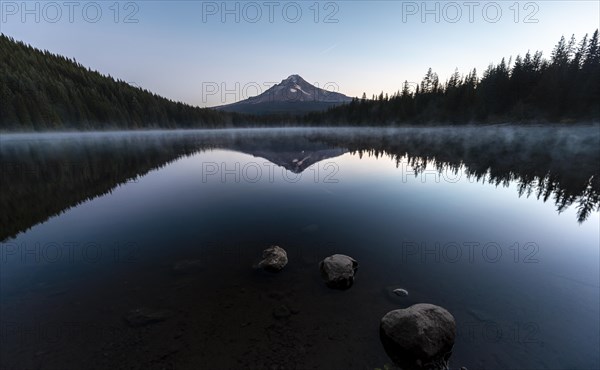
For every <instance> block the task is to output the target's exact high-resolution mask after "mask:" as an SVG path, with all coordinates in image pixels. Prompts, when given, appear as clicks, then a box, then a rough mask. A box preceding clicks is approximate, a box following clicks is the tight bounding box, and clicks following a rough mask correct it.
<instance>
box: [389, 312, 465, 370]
mask: <svg viewBox="0 0 600 370" xmlns="http://www.w3.org/2000/svg"><path fill="white" fill-rule="evenodd" d="M380 337H381V341H382V343H383V346H384V348H385V351H386V352H387V354H388V356H390V358H391V359H392V361H394V362H395V363H396V364H397V365H398V366H400V368H402V369H404V370H411V369H419V370H420V369H428V370H429V369H434V370H441V369H448V360H449V359H450V356H451V354H452V347H453V346H454V338H455V337H456V322H455V321H454V317H453V316H452V314H450V312H448V311H446V310H445V309H444V308H442V307H439V306H435V305H432V304H427V303H420V304H416V305H413V306H410V307H408V308H405V309H400V310H394V311H390V312H388V313H387V314H386V315H385V316H384V317H383V318H382V319H381V325H380Z"/></svg>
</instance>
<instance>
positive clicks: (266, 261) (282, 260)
mask: <svg viewBox="0 0 600 370" xmlns="http://www.w3.org/2000/svg"><path fill="white" fill-rule="evenodd" d="M262 257H263V260H262V261H260V262H259V263H258V265H257V266H258V268H262V269H264V270H266V271H270V272H279V271H281V269H283V268H284V267H285V265H287V263H288V258H287V253H286V251H285V249H283V248H281V247H278V246H276V245H274V246H272V247H269V248H267V249H265V250H264V251H263V253H262Z"/></svg>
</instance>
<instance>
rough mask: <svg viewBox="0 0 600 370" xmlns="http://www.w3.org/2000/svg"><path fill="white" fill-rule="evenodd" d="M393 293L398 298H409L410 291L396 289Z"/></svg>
mask: <svg viewBox="0 0 600 370" xmlns="http://www.w3.org/2000/svg"><path fill="white" fill-rule="evenodd" d="M393 292H394V294H396V295H397V296H400V297H406V296H408V291H407V290H406V289H401V288H398V289H394V290H393Z"/></svg>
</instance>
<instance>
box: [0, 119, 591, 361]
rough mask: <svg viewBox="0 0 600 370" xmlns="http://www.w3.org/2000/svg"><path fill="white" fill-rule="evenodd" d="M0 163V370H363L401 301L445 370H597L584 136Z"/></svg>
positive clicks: (50, 155) (506, 128)
mask: <svg viewBox="0 0 600 370" xmlns="http://www.w3.org/2000/svg"><path fill="white" fill-rule="evenodd" d="M0 162H1V164H2V178H1V182H2V189H3V191H2V192H1V193H0V205H1V207H0V209H1V211H0V212H1V213H0V222H1V224H2V230H1V234H0V239H1V240H3V242H2V245H1V247H2V248H1V251H2V255H1V256H0V257H1V259H0V262H1V265H0V266H1V271H0V288H1V289H0V310H1V318H2V333H3V338H2V339H3V340H2V342H3V345H2V349H0V351H1V352H0V358H1V359H2V365H3V366H5V365H6V366H7V367H8V368H11V366H12V367H13V368H18V367H22V366H23V364H25V365H27V366H28V367H36V366H42V365H43V364H52V366H55V367H60V368H83V367H90V366H91V367H97V368H106V367H110V366H114V364H115V363H114V361H115V359H117V361H119V366H123V367H125V366H129V367H131V368H140V369H141V368H198V367H207V368H236V367H252V368H272V367H274V366H284V364H290V363H294V364H296V366H297V368H313V367H318V368H347V369H352V368H359V369H364V368H371V369H373V368H382V367H383V366H384V365H385V364H389V363H391V360H390V359H389V358H388V357H387V355H386V353H385V351H384V350H383V348H382V345H381V343H380V341H379V336H378V322H379V319H380V318H381V317H382V315H383V314H385V313H386V312H387V311H389V310H392V309H395V308H400V307H408V306H410V305H412V304H415V303H433V304H438V305H440V306H443V307H445V308H447V309H448V310H449V311H450V312H451V313H452V314H453V315H454V316H455V318H456V321H457V326H458V338H457V342H456V345H455V347H454V351H453V356H452V358H451V360H450V363H451V367H452V368H460V366H466V367H467V368H469V369H471V368H486V369H506V368H515V369H518V368H523V369H525V368H527V369H530V368H597V367H598V366H600V360H599V356H598V354H597V351H596V350H597V348H598V346H599V345H600V339H599V335H598V333H599V332H600V328H599V325H600V324H599V319H598V317H599V315H600V312H599V311H598V309H599V307H600V297H599V289H600V286H599V285H598V281H599V279H600V274H599V262H598V261H599V257H600V255H599V251H598V245H599V243H600V240H599V238H600V236H599V231H600V230H599V227H600V226H599V223H600V216H599V213H598V204H599V203H600V201H599V194H600V180H599V179H600V176H599V175H600V174H599V171H600V166H599V164H600V126H598V125H577V126H572V127H566V126H547V125H545V126H535V125H532V126H519V127H516V126H512V125H494V126H487V127H431V128H393V129H392V128H376V129H375V128H373V129H367V128H360V129H354V128H348V129H345V128H313V129H304V128H302V129H289V128H286V129H239V130H202V131H200V130H198V131H184V130H182V131H169V132H166V131H148V132H118V133H117V132H101V133H52V134H34V135H32V134H11V135H2V136H1V137H0ZM270 245H279V246H281V247H282V248H285V249H286V250H287V251H288V256H289V260H290V261H289V264H288V266H286V268H285V269H284V271H282V272H281V273H280V274H277V275H267V274H263V273H261V272H257V271H255V270H253V269H252V266H253V265H254V264H255V263H256V262H257V260H258V259H259V258H260V255H261V251H262V250H263V249H264V248H266V247H268V246H270ZM333 253H343V254H347V255H350V256H352V257H353V258H355V259H357V260H358V261H359V263H360V268H359V271H358V273H357V278H356V282H355V285H354V286H353V287H352V288H351V289H350V290H348V291H345V292H343V293H341V292H337V291H331V290H329V289H327V288H326V287H325V286H324V284H323V283H322V281H321V278H320V275H319V271H318V262H319V261H320V260H322V259H323V258H324V257H326V256H328V255H331V254H333ZM181 261H201V263H199V264H200V265H201V267H200V268H199V269H198V271H194V272H192V273H185V274H177V273H174V266H177V264H178V262H181ZM393 288H403V289H406V290H407V291H408V292H409V296H408V297H404V298H399V297H396V296H394V295H393V294H390V289H393ZM282 305H285V306H286V307H288V308H290V309H291V310H292V311H293V312H296V313H295V314H292V315H291V316H289V317H287V318H284V319H281V318H278V317H277V315H274V314H273V313H274V312H275V311H276V310H277V309H278V308H279V307H280V306H282ZM138 307H153V308H158V309H164V310H168V311H169V312H170V316H169V318H168V319H166V320H164V321H161V322H159V323H157V324H154V325H152V326H148V327H144V328H142V329H136V328H131V327H129V326H128V325H127V324H126V322H124V320H123V317H124V316H125V315H126V314H127V312H129V311H130V310H132V309H135V308H138ZM41 312H43V313H44V315H43V316H42V315H40V313H41ZM277 312H278V311H277ZM32 317H34V318H35V320H32V319H31V318H32ZM31 333H33V334H31ZM48 333H53V334H52V335H49V334H48ZM165 338H170V340H169V342H170V345H169V346H165V345H164V342H165ZM82 343H83V344H82ZM250 344H251V345H250ZM17 348H18V349H19V350H17ZM75 349H77V350H75ZM42 367H43V366H42Z"/></svg>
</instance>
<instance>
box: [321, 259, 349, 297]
mask: <svg viewBox="0 0 600 370" xmlns="http://www.w3.org/2000/svg"><path fill="white" fill-rule="evenodd" d="M319 268H320V269H321V275H322V277H323V280H325V284H327V286H328V287H330V288H333V289H348V288H350V287H351V286H352V284H354V273H355V272H356V270H357V269H358V262H357V261H356V260H355V259H354V258H352V257H348V256H346V255H343V254H334V255H333V256H329V257H327V258H325V259H324V260H323V261H321V262H320V263H319Z"/></svg>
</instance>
